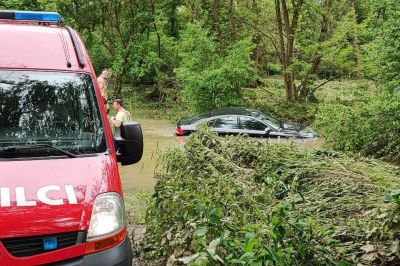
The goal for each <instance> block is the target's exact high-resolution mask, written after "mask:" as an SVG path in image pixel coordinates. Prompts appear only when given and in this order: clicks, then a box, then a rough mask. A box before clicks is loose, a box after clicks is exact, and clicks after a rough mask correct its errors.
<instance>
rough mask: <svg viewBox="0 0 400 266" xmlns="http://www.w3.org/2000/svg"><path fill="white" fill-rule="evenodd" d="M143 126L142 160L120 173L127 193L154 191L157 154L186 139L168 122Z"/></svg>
mask: <svg viewBox="0 0 400 266" xmlns="http://www.w3.org/2000/svg"><path fill="white" fill-rule="evenodd" d="M138 122H139V123H140V125H141V126H142V131H143V138H144V150H143V157H142V160H141V161H140V162H139V163H137V164H134V165H128V166H121V165H119V171H120V175H121V179H122V188H123V190H124V191H125V192H135V191H137V190H140V189H144V190H152V189H153V188H154V185H155V184H156V179H155V178H154V172H155V168H156V165H157V153H158V152H159V151H161V150H163V149H166V148H168V147H175V146H178V145H179V143H181V142H182V141H183V142H184V138H182V137H177V136H175V135H174V132H175V125H174V124H172V123H170V122H169V121H166V120H157V119H138ZM266 141H270V142H271V143H283V144H288V143H290V142H294V143H295V144H297V145H298V146H300V147H303V148H307V149H315V148H319V147H320V146H321V140H320V139H317V140H285V139H270V140H266Z"/></svg>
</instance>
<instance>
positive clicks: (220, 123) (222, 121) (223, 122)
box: [214, 116, 239, 129]
mask: <svg viewBox="0 0 400 266" xmlns="http://www.w3.org/2000/svg"><path fill="white" fill-rule="evenodd" d="M214 128H227V129H238V128H239V125H238V119H237V117H236V116H225V117H220V118H217V119H216V121H215V123H214Z"/></svg>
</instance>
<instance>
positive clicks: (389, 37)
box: [363, 0, 400, 90]
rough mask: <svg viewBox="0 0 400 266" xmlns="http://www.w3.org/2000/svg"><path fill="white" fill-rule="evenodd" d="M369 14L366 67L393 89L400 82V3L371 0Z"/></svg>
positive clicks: (368, 72)
mask: <svg viewBox="0 0 400 266" xmlns="http://www.w3.org/2000/svg"><path fill="white" fill-rule="evenodd" d="M366 2H367V4H368V5H369V13H368V18H367V19H366V21H365V22H364V27H365V30H364V32H363V38H364V39H365V40H366V41H365V44H364V45H363V50H364V55H365V57H364V61H365V63H364V69H365V73H366V75H368V76H369V77H371V78H372V79H375V80H379V81H380V82H381V83H382V85H386V86H387V87H389V88H390V89H391V90H393V89H394V88H396V87H399V86H400V78H399V73H400V63H399V59H400V52H399V51H400V42H399V31H400V25H399V23H398V18H399V15H400V6H399V4H398V1H396V0H368V1H366Z"/></svg>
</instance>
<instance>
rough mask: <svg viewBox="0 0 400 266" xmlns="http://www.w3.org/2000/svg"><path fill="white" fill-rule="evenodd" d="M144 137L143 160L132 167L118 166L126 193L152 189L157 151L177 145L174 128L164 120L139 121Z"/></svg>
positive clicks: (154, 180) (154, 181)
mask: <svg viewBox="0 0 400 266" xmlns="http://www.w3.org/2000/svg"><path fill="white" fill-rule="evenodd" d="M138 122H139V123H140V125H141V127H142V130H143V137H144V150H143V158H142V160H140V162H139V163H137V164H134V165H127V166H121V165H119V173H120V175H121V179H122V188H123V190H124V191H126V192H132V191H135V190H137V189H153V187H154V185H155V183H156V179H154V170H155V167H156V163H157V151H160V150H162V149H165V148H167V147H169V146H171V145H177V144H178V141H177V137H176V136H175V135H174V132H175V126H174V125H173V124H171V123H169V122H168V121H165V120H155V119H139V120H138Z"/></svg>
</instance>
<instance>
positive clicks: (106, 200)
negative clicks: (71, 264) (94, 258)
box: [85, 192, 126, 254]
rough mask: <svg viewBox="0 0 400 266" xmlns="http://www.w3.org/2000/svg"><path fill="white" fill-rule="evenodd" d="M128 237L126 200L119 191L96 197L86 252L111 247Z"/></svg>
mask: <svg viewBox="0 0 400 266" xmlns="http://www.w3.org/2000/svg"><path fill="white" fill-rule="evenodd" d="M125 237H126V219H125V205H124V200H123V199H122V197H121V196H120V195H119V194H118V193H114V192H111V193H104V194H100V195H98V196H97V197H96V199H95V200H94V203H93V210H92V216H91V219H90V224H89V230H88V235H87V242H86V251H85V253H86V254H89V253H93V252H97V251H100V250H104V249H107V248H111V247H113V246H115V245H117V244H119V243H120V242H122V241H123V240H124V239H125Z"/></svg>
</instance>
